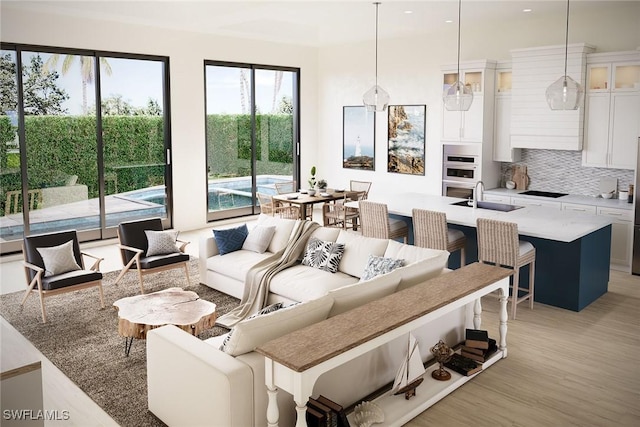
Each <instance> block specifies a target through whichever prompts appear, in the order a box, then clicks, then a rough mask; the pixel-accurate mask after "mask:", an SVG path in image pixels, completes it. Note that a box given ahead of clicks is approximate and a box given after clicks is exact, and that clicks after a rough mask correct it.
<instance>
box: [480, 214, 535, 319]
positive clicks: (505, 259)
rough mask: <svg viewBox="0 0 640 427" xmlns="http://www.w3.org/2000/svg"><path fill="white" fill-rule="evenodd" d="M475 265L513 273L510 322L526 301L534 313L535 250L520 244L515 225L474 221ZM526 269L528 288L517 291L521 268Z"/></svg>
mask: <svg viewBox="0 0 640 427" xmlns="http://www.w3.org/2000/svg"><path fill="white" fill-rule="evenodd" d="M476 228H477V234H478V261H479V262H481V263H485V264H494V265H498V266H502V267H508V268H511V269H513V280H512V283H511V297H510V298H509V300H510V301H511V318H512V319H515V318H516V308H517V306H518V304H520V303H521V302H523V301H525V300H527V299H528V300H529V308H530V309H532V310H533V299H534V279H535V267H536V248H535V247H534V246H533V245H532V244H531V243H530V242H527V241H523V240H519V238H518V224H516V223H514V222H507V221H499V220H495V219H488V218H478V219H477V220H476ZM527 264H528V265H529V287H528V288H523V287H520V268H521V267H524V266H525V265H527Z"/></svg>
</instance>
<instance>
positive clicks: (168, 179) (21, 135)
mask: <svg viewBox="0 0 640 427" xmlns="http://www.w3.org/2000/svg"><path fill="white" fill-rule="evenodd" d="M0 50H9V51H14V52H15V54H16V84H17V91H18V93H17V101H18V108H17V113H18V147H19V151H20V169H21V170H20V179H21V182H22V186H21V189H22V196H23V197H22V199H23V200H22V216H23V224H24V225H23V226H24V230H23V236H28V235H30V231H31V230H30V222H29V209H28V208H29V206H28V185H27V182H28V163H27V162H28V159H27V141H26V130H25V122H24V120H25V112H24V87H23V76H22V73H23V65H24V64H23V63H22V54H23V52H41V53H47V54H60V55H78V56H88V57H92V58H93V63H94V72H95V81H94V86H95V114H96V117H95V119H96V140H95V141H96V144H97V153H98V154H97V158H96V162H97V168H98V194H99V196H98V197H99V199H100V200H99V207H100V208H99V224H100V225H99V228H96V229H90V230H78V231H77V233H78V239H79V241H80V242H87V241H95V240H105V239H111V238H115V237H117V226H111V227H107V225H106V207H105V202H104V198H105V179H104V159H103V153H104V143H103V138H102V132H103V129H102V106H101V101H102V98H101V97H100V95H101V94H100V66H99V60H100V58H104V57H106V58H109V57H112V58H122V59H141V60H151V61H157V62H162V63H163V64H164V66H163V72H164V81H163V84H162V92H163V127H164V135H163V141H164V150H165V169H164V175H165V177H164V181H165V189H166V190H165V191H166V196H167V204H166V210H167V217H166V218H163V219H162V223H163V227H164V228H165V229H167V228H172V226H173V179H172V176H173V173H172V158H171V151H172V147H171V109H170V106H171V102H170V82H169V80H170V74H169V69H170V67H169V65H170V64H169V57H166V56H158V55H144V54H131V53H123V52H110V51H99V50H88V49H77V48H66V47H56V46H42V45H30V44H20V43H12V42H1V43H0ZM22 241H23V239H17V240H9V241H6V242H2V250H1V251H0V255H5V254H10V253H16V252H20V251H21V250H22Z"/></svg>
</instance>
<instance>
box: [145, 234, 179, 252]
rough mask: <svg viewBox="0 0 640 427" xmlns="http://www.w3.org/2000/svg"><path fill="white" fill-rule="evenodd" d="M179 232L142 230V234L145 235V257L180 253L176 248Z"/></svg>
mask: <svg viewBox="0 0 640 427" xmlns="http://www.w3.org/2000/svg"><path fill="white" fill-rule="evenodd" d="M178 233H179V231H174V230H167V231H153V230H144V234H146V235H147V243H148V248H147V254H146V256H153V255H166V254H174V253H176V252H180V249H179V248H178V246H176V240H178Z"/></svg>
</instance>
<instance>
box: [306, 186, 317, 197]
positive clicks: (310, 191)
mask: <svg viewBox="0 0 640 427" xmlns="http://www.w3.org/2000/svg"><path fill="white" fill-rule="evenodd" d="M307 194H308V195H310V196H315V195H316V190H312V189H311V188H310V189H308V190H307Z"/></svg>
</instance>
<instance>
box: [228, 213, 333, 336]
mask: <svg viewBox="0 0 640 427" xmlns="http://www.w3.org/2000/svg"><path fill="white" fill-rule="evenodd" d="M318 227H320V225H319V224H318V223H316V222H313V221H308V220H305V221H297V222H296V224H295V226H294V227H293V230H292V232H291V236H290V237H289V241H288V242H287V245H286V246H285V248H284V249H282V250H280V251H278V252H276V253H275V254H273V255H272V256H270V257H268V258H266V259H264V260H262V261H260V262H259V263H258V264H256V265H254V266H253V267H252V268H251V269H250V270H249V271H248V272H247V278H246V280H245V287H244V293H243V295H242V300H241V301H240V305H239V306H237V307H236V308H234V309H233V310H231V311H230V312H229V313H227V314H225V315H224V316H220V317H219V318H218V319H217V321H216V323H217V324H218V325H221V326H224V327H226V328H231V327H233V326H234V325H235V324H236V323H238V322H240V321H241V320H243V319H245V318H246V317H247V316H250V315H251V314H253V313H256V312H258V311H260V309H262V308H264V306H265V305H266V302H267V296H268V295H269V283H270V282H271V278H272V277H273V276H275V275H276V274H277V273H278V272H280V271H282V270H284V269H286V268H288V267H290V266H292V265H294V264H295V263H296V262H297V261H298V259H299V258H300V256H301V255H302V254H303V253H304V250H305V248H306V246H307V240H309V237H310V236H311V233H313V231H314V230H315V229H316V228H318Z"/></svg>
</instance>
